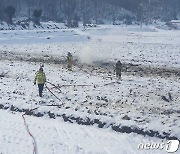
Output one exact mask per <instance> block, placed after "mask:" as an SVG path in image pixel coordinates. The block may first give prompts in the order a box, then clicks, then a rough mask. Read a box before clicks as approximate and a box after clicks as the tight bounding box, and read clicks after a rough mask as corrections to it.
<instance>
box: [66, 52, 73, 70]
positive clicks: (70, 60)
mask: <svg viewBox="0 0 180 154" xmlns="http://www.w3.org/2000/svg"><path fill="white" fill-rule="evenodd" d="M67 62H68V65H67V68H68V70H69V71H72V64H73V56H72V54H71V53H70V52H68V55H67Z"/></svg>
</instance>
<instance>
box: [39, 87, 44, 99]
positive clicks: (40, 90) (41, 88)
mask: <svg viewBox="0 0 180 154" xmlns="http://www.w3.org/2000/svg"><path fill="white" fill-rule="evenodd" d="M38 88H39V96H40V97H42V91H43V88H44V84H38Z"/></svg>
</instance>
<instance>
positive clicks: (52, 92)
mask: <svg viewBox="0 0 180 154" xmlns="http://www.w3.org/2000/svg"><path fill="white" fill-rule="evenodd" d="M48 83H50V82H48ZM50 84H51V85H53V86H55V85H54V84H52V83H50ZM45 86H46V88H47V90H48V91H49V92H50V93H51V94H52V95H53V96H54V97H56V98H57V99H58V100H59V101H61V99H60V98H59V97H57V96H56V95H55V94H54V93H53V92H52V91H51V90H50V89H49V88H48V86H47V84H46V83H45ZM55 87H57V86H55ZM57 89H59V88H58V87H57ZM61 105H63V103H62V104H61Z"/></svg>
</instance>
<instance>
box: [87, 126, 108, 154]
mask: <svg viewBox="0 0 180 154" xmlns="http://www.w3.org/2000/svg"><path fill="white" fill-rule="evenodd" d="M85 130H86V132H87V134H88V135H89V136H90V137H91V138H92V139H93V140H94V142H95V143H97V144H98V145H99V147H102V149H103V150H104V152H105V153H104V154H110V152H109V150H108V149H107V148H105V147H104V146H102V144H101V143H99V142H98V141H97V139H95V137H94V135H93V134H92V133H91V132H90V131H89V130H88V129H87V128H85Z"/></svg>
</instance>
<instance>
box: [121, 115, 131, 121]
mask: <svg viewBox="0 0 180 154" xmlns="http://www.w3.org/2000/svg"><path fill="white" fill-rule="evenodd" d="M122 119H123V120H130V119H131V118H130V117H128V116H127V115H125V116H124V117H122Z"/></svg>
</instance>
